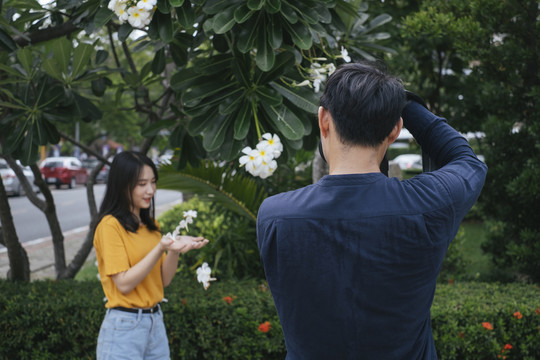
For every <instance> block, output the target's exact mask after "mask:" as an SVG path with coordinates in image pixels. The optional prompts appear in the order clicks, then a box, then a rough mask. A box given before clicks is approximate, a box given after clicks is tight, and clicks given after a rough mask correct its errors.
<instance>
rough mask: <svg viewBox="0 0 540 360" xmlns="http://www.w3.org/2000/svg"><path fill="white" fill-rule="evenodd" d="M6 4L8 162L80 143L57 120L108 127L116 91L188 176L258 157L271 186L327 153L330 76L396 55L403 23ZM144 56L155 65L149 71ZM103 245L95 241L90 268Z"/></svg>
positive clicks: (334, 9) (270, 1)
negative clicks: (384, 28) (396, 30)
mask: <svg viewBox="0 0 540 360" xmlns="http://www.w3.org/2000/svg"><path fill="white" fill-rule="evenodd" d="M1 5H2V7H1V8H0V12H1V14H2V17H1V18H0V46H1V49H2V51H1V52H0V56H1V57H2V61H1V62H0V64H1V67H0V70H1V74H0V76H1V77H2V82H3V86H2V88H1V89H0V96H1V98H2V100H1V101H2V110H1V111H2V112H1V114H0V133H1V134H2V153H3V154H5V155H8V156H11V157H13V158H15V159H20V160H21V161H22V162H23V163H24V164H35V162H36V160H37V159H38V158H39V151H38V149H39V147H40V146H43V145H47V144H55V143H57V142H58V141H59V140H60V139H61V138H64V139H67V140H71V141H73V139H70V137H69V136H67V135H66V134H62V133H60V132H59V131H58V126H57V124H59V123H62V122H66V123H70V122H74V121H77V120H82V121H88V122H93V121H96V120H98V119H100V118H101V116H102V112H101V110H100V107H99V103H100V97H102V96H104V95H105V96H106V97H107V99H116V101H117V104H123V103H124V102H122V101H124V100H125V99H129V100H130V101H131V103H132V107H131V108H129V109H126V110H129V111H136V112H137V113H139V114H142V115H143V116H142V118H143V119H144V126H143V127H144V129H143V135H144V136H145V141H144V142H143V143H142V144H140V149H141V150H143V151H146V150H148V148H149V147H150V145H151V144H152V142H153V141H154V139H155V138H156V137H157V136H158V135H159V134H162V133H167V134H168V142H169V146H170V147H171V148H174V149H177V154H176V155H177V156H176V159H177V162H176V163H175V164H176V167H177V169H185V168H186V165H187V164H188V163H189V164H191V165H192V166H198V165H199V164H200V162H201V160H203V159H207V160H211V161H225V162H229V163H231V162H232V163H235V164H237V165H236V166H238V165H240V163H239V161H240V160H239V159H240V158H241V157H242V156H247V155H253V156H254V158H256V159H257V160H256V161H254V162H251V163H249V165H248V161H244V160H246V158H243V160H242V164H244V165H245V168H246V169H248V170H249V174H253V175H256V176H259V177H261V178H263V177H267V176H270V175H271V174H272V173H273V172H275V171H276V169H277V166H278V162H281V161H285V162H286V160H287V159H288V158H290V157H291V156H292V155H293V154H294V153H295V151H297V150H298V149H301V148H308V149H314V148H315V145H316V142H317V131H316V130H315V129H316V118H315V114H316V111H317V105H318V97H319V94H318V92H319V91H320V89H321V86H324V81H325V79H326V77H327V76H328V74H330V73H331V72H332V71H333V70H334V69H335V67H336V66H338V65H339V64H340V63H343V62H346V61H350V60H351V59H355V58H358V59H359V58H365V57H369V56H373V55H370V54H372V52H373V51H375V52H381V51H390V50H389V49H386V48H383V47H380V46H377V44H376V42H377V41H378V40H381V39H384V38H386V37H387V35H386V34H385V33H382V32H378V29H379V27H380V26H381V25H383V24H385V23H387V22H388V21H389V20H390V17H389V16H387V15H379V16H377V17H375V18H370V16H369V15H368V14H367V7H365V5H363V4H362V3H361V2H359V1H344V0H306V1H302V2H297V1H287V0H228V1H224V0H157V1H154V0H141V1H132V0H129V1H122V0H111V1H98V0H90V1H82V0H75V1H69V2H67V1H56V2H51V3H50V4H47V5H41V4H40V3H37V2H35V1H32V0H26V1H14V0H7V1H3V2H2V3H1ZM140 53H147V54H151V56H150V57H149V58H148V59H147V60H143V61H139V62H138V61H136V59H144V58H145V57H144V56H139V57H137V54H140ZM80 145H82V144H80ZM248 148H249V149H252V150H253V151H251V150H250V151H248ZM255 150H256V151H257V153H255V152H254V151H255ZM263 153H264V155H263ZM280 155H281V156H280ZM278 156H280V157H279V159H278ZM282 159H285V160H282ZM242 171H243V170H242ZM229 173H230V174H231V175H233V174H234V171H230V172H229ZM36 176H37V177H39V172H36ZM0 201H5V199H0ZM49 201H52V197H51V200H49ZM53 208H54V207H53ZM61 242H62V239H61V238H59V241H57V244H58V246H61ZM89 244H90V245H89ZM90 248H91V238H89V239H87V241H86V245H85V248H84V251H82V253H81V254H80V255H81V256H79V257H78V259H79V265H82V262H84V259H85V253H86V255H87V252H88V251H89V249H90ZM62 254H63V252H61V251H60V252H59V257H62ZM81 259H82V262H81ZM63 268H64V265H61V266H59V267H58V271H62V269H63ZM74 269H75V272H76V269H77V266H74ZM71 275H74V273H73V272H71V273H70V275H69V276H71Z"/></svg>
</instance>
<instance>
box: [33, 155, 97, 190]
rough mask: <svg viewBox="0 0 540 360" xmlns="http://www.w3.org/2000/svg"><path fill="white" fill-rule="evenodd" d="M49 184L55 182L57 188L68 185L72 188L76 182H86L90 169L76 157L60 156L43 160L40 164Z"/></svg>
mask: <svg viewBox="0 0 540 360" xmlns="http://www.w3.org/2000/svg"><path fill="white" fill-rule="evenodd" d="M39 168H40V170H41V174H42V175H43V178H44V179H45V182H46V183H47V184H54V185H55V186H56V188H57V189H59V188H60V186H62V185H68V187H69V188H70V189H71V188H73V187H75V185H76V184H86V181H87V180H88V171H87V170H86V168H85V167H83V165H82V163H81V162H80V161H79V159H77V158H76V157H70V156H59V157H49V158H46V159H45V160H43V162H42V163H41V165H40V166H39Z"/></svg>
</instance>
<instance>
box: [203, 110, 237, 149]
mask: <svg viewBox="0 0 540 360" xmlns="http://www.w3.org/2000/svg"><path fill="white" fill-rule="evenodd" d="M231 121H232V117H231V116H223V115H220V116H218V117H216V118H214V120H213V121H212V123H211V125H210V126H209V127H208V128H206V129H205V130H204V132H203V146H204V149H205V150H206V151H214V150H217V149H219V147H220V146H221V145H222V144H223V142H224V141H225V134H226V133H227V127H228V126H229V124H230V123H231Z"/></svg>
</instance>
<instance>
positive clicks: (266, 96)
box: [255, 87, 283, 106]
mask: <svg viewBox="0 0 540 360" xmlns="http://www.w3.org/2000/svg"><path fill="white" fill-rule="evenodd" d="M255 94H256V95H257V98H259V100H260V101H262V102H264V103H266V104H267V105H270V106H279V105H281V104H282V103H283V97H282V96H281V95H280V94H279V93H278V92H277V91H276V90H274V89H272V88H268V87H258V88H257V90H256V91H255Z"/></svg>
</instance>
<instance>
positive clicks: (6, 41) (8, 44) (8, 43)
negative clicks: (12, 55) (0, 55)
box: [0, 28, 17, 51]
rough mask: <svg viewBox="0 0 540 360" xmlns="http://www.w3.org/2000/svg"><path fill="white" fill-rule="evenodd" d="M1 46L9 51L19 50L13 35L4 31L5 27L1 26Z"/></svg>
mask: <svg viewBox="0 0 540 360" xmlns="http://www.w3.org/2000/svg"><path fill="white" fill-rule="evenodd" d="M0 47H2V48H4V49H5V50H7V51H15V50H17V44H16V43H15V41H13V39H12V38H11V36H10V35H9V34H8V33H7V32H5V31H4V29H2V28H0Z"/></svg>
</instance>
